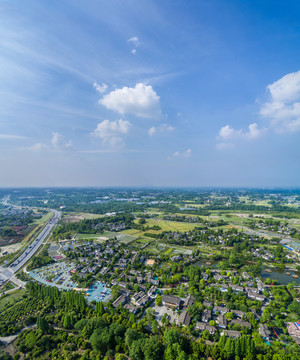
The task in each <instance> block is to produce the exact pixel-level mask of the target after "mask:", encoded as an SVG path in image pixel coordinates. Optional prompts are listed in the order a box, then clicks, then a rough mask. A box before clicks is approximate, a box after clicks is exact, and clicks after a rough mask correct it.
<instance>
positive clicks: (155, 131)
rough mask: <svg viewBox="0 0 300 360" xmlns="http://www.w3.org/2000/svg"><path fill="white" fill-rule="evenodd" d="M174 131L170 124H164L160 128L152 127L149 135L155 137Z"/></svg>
mask: <svg viewBox="0 0 300 360" xmlns="http://www.w3.org/2000/svg"><path fill="white" fill-rule="evenodd" d="M173 130H174V127H173V126H170V125H168V124H162V125H160V126H152V127H151V128H150V129H149V131H148V134H149V135H150V136H153V135H156V134H161V133H164V132H169V131H173Z"/></svg>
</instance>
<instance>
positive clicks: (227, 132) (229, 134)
mask: <svg viewBox="0 0 300 360" xmlns="http://www.w3.org/2000/svg"><path fill="white" fill-rule="evenodd" d="M241 133H242V130H234V129H233V128H232V127H231V126H230V125H226V126H223V127H222V128H221V130H220V131H219V138H221V139H224V140H227V139H232V138H234V137H237V136H239V135H240V134H241Z"/></svg>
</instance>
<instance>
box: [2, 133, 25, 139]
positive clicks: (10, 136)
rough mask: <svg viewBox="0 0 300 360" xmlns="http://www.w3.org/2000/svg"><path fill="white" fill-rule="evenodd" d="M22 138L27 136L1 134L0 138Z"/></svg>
mask: <svg viewBox="0 0 300 360" xmlns="http://www.w3.org/2000/svg"><path fill="white" fill-rule="evenodd" d="M22 139H26V137H25V136H20V135H10V134H0V140H22Z"/></svg>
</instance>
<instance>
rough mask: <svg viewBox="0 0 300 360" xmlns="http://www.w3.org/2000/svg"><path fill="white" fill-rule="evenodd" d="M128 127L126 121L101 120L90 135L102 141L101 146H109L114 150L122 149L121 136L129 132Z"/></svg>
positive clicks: (128, 123) (129, 125)
mask: <svg viewBox="0 0 300 360" xmlns="http://www.w3.org/2000/svg"><path fill="white" fill-rule="evenodd" d="M130 127H131V123H130V122H129V121H126V120H122V119H120V120H116V121H109V120H103V121H102V122H101V123H99V124H98V125H97V127H96V129H95V130H94V131H93V132H92V133H91V135H93V136H95V137H98V138H100V139H102V142H103V145H109V146H110V147H111V148H114V149H116V148H122V147H123V146H124V141H123V138H122V136H124V135H126V134H127V133H128V132H129V130H130Z"/></svg>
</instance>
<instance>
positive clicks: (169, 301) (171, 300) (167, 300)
mask: <svg viewBox="0 0 300 360" xmlns="http://www.w3.org/2000/svg"><path fill="white" fill-rule="evenodd" d="M180 301H181V300H180V298H179V297H177V296H173V295H163V296H162V304H163V305H164V306H167V307H171V308H176V309H178V308H179V306H180Z"/></svg>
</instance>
